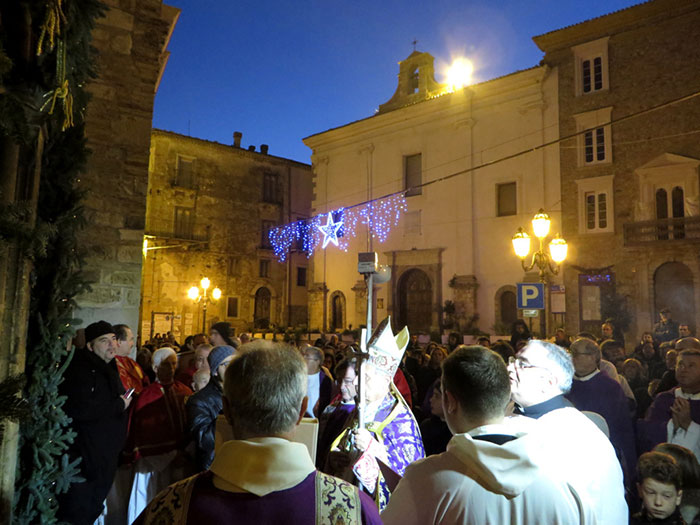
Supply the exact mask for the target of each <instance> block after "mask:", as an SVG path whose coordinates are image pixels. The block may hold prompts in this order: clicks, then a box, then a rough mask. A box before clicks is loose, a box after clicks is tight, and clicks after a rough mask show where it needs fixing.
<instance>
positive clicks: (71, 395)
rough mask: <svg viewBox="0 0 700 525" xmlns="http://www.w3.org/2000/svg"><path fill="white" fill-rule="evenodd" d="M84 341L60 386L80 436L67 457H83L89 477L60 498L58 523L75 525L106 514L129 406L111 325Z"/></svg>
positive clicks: (96, 327)
mask: <svg viewBox="0 0 700 525" xmlns="http://www.w3.org/2000/svg"><path fill="white" fill-rule="evenodd" d="M85 341H86V342H87V345H86V348H80V349H76V350H75V353H74V354H73V358H72V360H71V362H70V364H69V365H68V368H67V369H66V372H65V374H64V380H63V383H61V385H60V386H59V391H60V393H61V394H62V395H65V396H66V398H67V399H66V403H65V405H64V410H65V412H66V414H67V415H68V416H69V417H70V418H71V419H72V423H71V427H72V429H73V430H74V431H75V433H76V437H75V440H74V441H73V445H72V446H71V448H70V449H69V451H68V454H69V457H70V460H71V461H73V460H75V459H77V458H80V459H81V462H80V465H79V467H80V471H81V474H80V475H81V476H82V477H83V478H85V481H84V482H82V483H74V484H72V485H71V486H70V488H69V489H68V492H67V493H65V494H62V495H61V496H59V509H58V519H59V521H66V522H68V523H72V524H74V525H82V524H90V523H93V522H94V521H95V520H96V519H97V517H98V516H99V515H100V514H101V513H102V507H103V502H104V499H105V497H106V496H107V493H108V492H109V489H110V486H111V485H112V481H113V480H114V474H115V473H116V470H117V463H118V458H119V453H120V452H121V450H122V448H123V446H124V440H125V438H126V422H127V408H128V407H129V404H130V403H131V398H130V397H127V396H126V395H125V393H124V387H123V386H122V383H121V380H120V379H119V372H118V371H117V367H116V364H115V362H114V356H115V355H116V352H117V341H116V337H115V330H114V328H113V327H112V325H111V324H109V323H108V322H106V321H98V322H96V323H92V324H91V325H88V327H87V328H85Z"/></svg>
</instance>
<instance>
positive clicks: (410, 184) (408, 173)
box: [403, 153, 423, 197]
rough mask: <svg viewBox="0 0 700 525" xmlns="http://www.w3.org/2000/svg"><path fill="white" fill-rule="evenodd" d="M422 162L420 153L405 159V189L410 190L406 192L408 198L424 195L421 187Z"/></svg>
mask: <svg viewBox="0 0 700 525" xmlns="http://www.w3.org/2000/svg"><path fill="white" fill-rule="evenodd" d="M422 162H423V160H422V155H421V154H420V153H418V154H416V155H408V156H406V157H404V158H403V166H404V184H405V186H404V188H405V189H407V190H409V191H407V192H406V197H410V196H411V195H420V194H422V193H423V188H420V187H419V186H420V185H421V184H422V183H423V174H422V169H423V167H422ZM409 188H412V189H409Z"/></svg>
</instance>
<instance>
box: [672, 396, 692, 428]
mask: <svg viewBox="0 0 700 525" xmlns="http://www.w3.org/2000/svg"><path fill="white" fill-rule="evenodd" d="M671 418H672V419H673V426H674V427H675V428H682V429H683V430H688V427H689V426H690V423H691V422H692V421H693V420H692V418H691V417H690V402H689V401H688V400H687V399H683V398H682V397H679V398H677V399H676V400H675V401H674V402H673V406H671Z"/></svg>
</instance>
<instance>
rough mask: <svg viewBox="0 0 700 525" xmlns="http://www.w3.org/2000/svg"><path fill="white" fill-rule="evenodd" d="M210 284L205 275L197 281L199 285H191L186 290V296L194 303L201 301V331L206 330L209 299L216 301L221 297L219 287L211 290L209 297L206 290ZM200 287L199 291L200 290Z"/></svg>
mask: <svg viewBox="0 0 700 525" xmlns="http://www.w3.org/2000/svg"><path fill="white" fill-rule="evenodd" d="M210 286H211V281H210V280H209V279H208V278H207V277H203V278H202V280H201V281H199V287H197V286H193V287H192V288H190V289H189V290H188V291H187V296H188V297H189V298H190V299H192V300H193V301H194V302H195V303H199V302H201V303H202V332H204V333H206V331H207V305H208V304H209V301H218V300H219V299H221V289H220V288H218V287H216V288H214V289H213V290H212V291H211V298H210V297H209V295H208V294H207V290H209V287H210ZM200 288H201V292H200Z"/></svg>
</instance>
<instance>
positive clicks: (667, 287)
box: [654, 262, 695, 331]
mask: <svg viewBox="0 0 700 525" xmlns="http://www.w3.org/2000/svg"><path fill="white" fill-rule="evenodd" d="M662 308H670V309H671V315H672V317H673V319H674V320H675V321H678V322H679V323H681V324H688V325H690V329H691V330H693V331H694V330H695V287H694V285H693V272H691V271H690V268H688V267H687V266H686V265H685V264H683V263H680V262H667V263H664V264H662V265H661V266H659V267H658V268H657V269H656V272H655V273H654V318H655V321H658V315H659V310H661V309H662Z"/></svg>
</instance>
